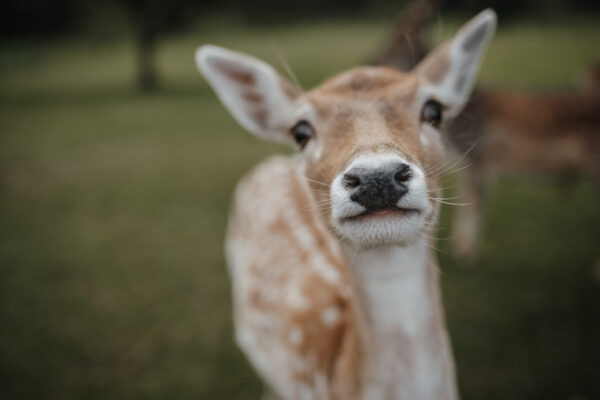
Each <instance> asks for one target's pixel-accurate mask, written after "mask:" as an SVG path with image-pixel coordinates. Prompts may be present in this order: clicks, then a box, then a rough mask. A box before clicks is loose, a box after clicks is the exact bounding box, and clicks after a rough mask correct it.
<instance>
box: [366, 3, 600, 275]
mask: <svg viewBox="0 0 600 400" xmlns="http://www.w3.org/2000/svg"><path fill="white" fill-rule="evenodd" d="M436 8H437V7H436V5H435V3H434V2H432V1H427V0H416V1H414V2H413V3H411V4H410V5H409V6H408V7H407V8H406V10H405V11H403V13H402V14H401V18H399V19H398V20H397V22H396V23H395V24H394V31H393V33H392V34H391V40H390V41H389V43H388V44H387V46H386V47H385V48H383V50H382V51H381V52H380V53H379V55H378V56H376V57H371V63H372V64H373V65H379V66H390V67H394V68H396V69H398V70H400V71H409V70H410V69H411V68H413V67H414V66H415V65H417V64H418V63H419V62H420V61H421V60H422V58H423V55H424V54H426V53H427V46H426V44H425V41H424V40H423V30H424V26H425V24H426V23H427V21H428V20H429V19H430V18H431V16H432V14H433V13H434V11H435V9H436ZM444 139H445V141H446V147H447V149H448V151H447V153H448V154H451V157H449V160H448V161H447V167H452V168H448V169H454V171H456V172H458V174H456V194H455V197H452V198H447V199H448V200H451V201H452V202H453V204H455V205H459V206H460V207H457V208H455V209H454V213H453V218H452V231H451V235H450V239H451V241H452V242H451V245H452V246H451V247H452V252H453V253H454V255H455V257H456V258H457V259H458V260H461V261H462V262H463V265H468V264H470V263H472V262H473V261H475V259H476V258H477V254H478V248H479V244H480V242H481V240H482V236H483V235H482V233H481V231H482V222H481V214H482V208H483V206H484V203H485V197H486V193H487V191H488V189H489V187H490V185H491V184H492V183H493V181H494V178H495V177H497V176H499V175H506V174H513V175H514V174H517V173H518V174H524V173H525V174H534V175H547V176H557V177H559V178H560V177H570V176H572V175H576V174H578V175H585V174H591V175H592V177H593V178H594V179H595V180H596V181H597V182H598V185H599V186H600V64H596V65H593V66H592V67H590V68H589V69H588V71H587V73H586V76H585V79H584V82H583V85H582V86H581V87H580V88H578V89H577V90H574V91H571V92H547V93H538V94H536V93H530V92H526V91H505V90H504V91H503V90H497V89H490V88H475V89H474V90H473V93H472V95H471V98H470V99H469V101H468V102H467V104H466V105H465V107H464V108H463V110H462V111H461V113H460V114H459V115H458V116H457V117H456V118H454V119H453V120H452V123H451V124H450V125H449V126H448V128H447V130H446V135H445V136H444ZM595 271H596V272H595V275H596V276H597V277H596V278H597V280H598V281H599V282H600V259H598V260H597V262H596V267H595Z"/></svg>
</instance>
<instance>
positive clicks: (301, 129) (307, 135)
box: [290, 120, 315, 149]
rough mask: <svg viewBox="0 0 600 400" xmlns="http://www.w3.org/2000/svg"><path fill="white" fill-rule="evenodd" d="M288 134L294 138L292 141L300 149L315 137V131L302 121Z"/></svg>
mask: <svg viewBox="0 0 600 400" xmlns="http://www.w3.org/2000/svg"><path fill="white" fill-rule="evenodd" d="M290 132H291V133H292V135H293V136H294V140H295V141H296V143H298V145H299V146H300V148H301V149H303V148H304V146H306V144H307V143H308V141H309V140H310V139H311V138H312V137H313V136H314V135H315V131H314V129H313V127H312V126H310V124H309V123H308V122H306V121H304V120H302V121H300V122H298V123H297V124H296V125H294V126H293V127H292V129H290Z"/></svg>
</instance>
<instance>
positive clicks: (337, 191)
mask: <svg viewBox="0 0 600 400" xmlns="http://www.w3.org/2000/svg"><path fill="white" fill-rule="evenodd" d="M390 161H401V162H405V163H408V164H409V165H410V167H411V169H412V171H413V176H412V178H411V180H410V182H409V185H408V192H407V194H406V195H405V196H404V197H402V198H401V199H400V201H399V202H398V203H397V206H398V207H399V208H404V209H413V210H418V212H408V213H398V214H392V215H387V216H364V217H359V218H356V219H354V218H352V217H354V216H358V215H359V214H361V213H362V212H363V211H364V210H365V209H364V207H363V206H361V205H360V204H358V203H355V202H353V201H352V200H350V193H349V192H348V190H346V188H344V186H343V184H342V177H343V176H344V174H345V173H346V171H348V170H349V169H351V168H353V167H355V166H360V167H367V168H368V167H369V166H377V165H381V164H382V163H386V162H390ZM330 197H331V205H332V209H331V222H332V225H333V227H334V229H335V230H336V231H337V233H338V234H339V235H340V236H342V237H344V238H346V239H347V240H349V241H350V242H352V244H353V245H355V246H359V247H375V246H382V245H392V244H397V245H404V244H410V243H412V242H414V241H415V240H416V239H417V238H418V237H419V235H420V234H421V232H422V231H423V230H424V227H425V220H426V218H425V216H426V215H428V213H429V212H430V210H429V205H428V201H427V185H426V182H425V175H424V173H423V171H422V170H421V169H420V168H419V167H418V166H416V165H415V164H413V163H409V162H407V161H406V160H404V159H402V158H401V157H399V156H398V155H396V154H389V153H388V154H369V155H364V156H360V157H358V158H357V159H356V160H354V161H353V162H352V163H351V164H350V166H348V168H347V169H346V170H345V171H343V172H341V173H340V174H339V175H338V176H336V178H335V179H334V181H333V183H332V185H331V190H330Z"/></svg>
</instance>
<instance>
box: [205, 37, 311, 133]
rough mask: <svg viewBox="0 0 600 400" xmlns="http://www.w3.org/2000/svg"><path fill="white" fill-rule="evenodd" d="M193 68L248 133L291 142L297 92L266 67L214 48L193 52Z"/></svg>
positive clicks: (249, 57) (263, 64)
mask: <svg viewBox="0 0 600 400" xmlns="http://www.w3.org/2000/svg"><path fill="white" fill-rule="evenodd" d="M196 66H197V68H198V70H199V71H200V72H201V73H202V74H203V75H204V77H205V78H206V80H207V81H208V83H209V84H210V85H211V86H212V88H213V90H214V91H215V92H216V94H217V96H218V97H219V99H220V100H221V102H222V103H223V105H224V106H225V108H227V110H229V112H230V113H231V115H233V117H234V118H235V120H236V121H237V122H238V123H239V124H240V125H241V126H242V127H244V128H246V129H247V130H248V131H250V132H252V133H254V134H256V135H258V136H260V137H263V138H266V139H271V140H275V141H279V142H289V141H291V136H290V135H289V134H288V130H289V129H290V127H291V126H292V125H293V123H294V122H295V121H294V111H295V103H296V99H297V98H298V96H299V95H300V92H299V91H298V90H297V89H296V88H295V87H293V86H292V85H291V84H290V83H288V82H287V81H285V80H284V79H282V78H281V77H280V76H279V75H278V74H277V72H275V70H274V69H273V68H272V67H271V66H270V65H268V64H266V63H265V62H263V61H260V60H258V59H256V58H254V57H251V56H248V55H245V54H242V53H237V52H234V51H231V50H227V49H224V48H222V47H218V46H212V45H205V46H202V47H200V48H198V50H196Z"/></svg>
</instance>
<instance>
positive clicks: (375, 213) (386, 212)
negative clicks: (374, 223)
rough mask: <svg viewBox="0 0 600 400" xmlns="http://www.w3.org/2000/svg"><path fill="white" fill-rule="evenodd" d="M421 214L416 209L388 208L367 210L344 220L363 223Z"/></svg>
mask: <svg viewBox="0 0 600 400" xmlns="http://www.w3.org/2000/svg"><path fill="white" fill-rule="evenodd" d="M419 213H420V210H417V209H416V208H400V207H394V208H386V209H383V210H366V211H363V212H361V213H360V214H357V215H352V216H349V217H346V218H344V219H343V221H363V220H367V219H368V220H373V219H384V218H392V217H409V216H413V215H417V214H419Z"/></svg>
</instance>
